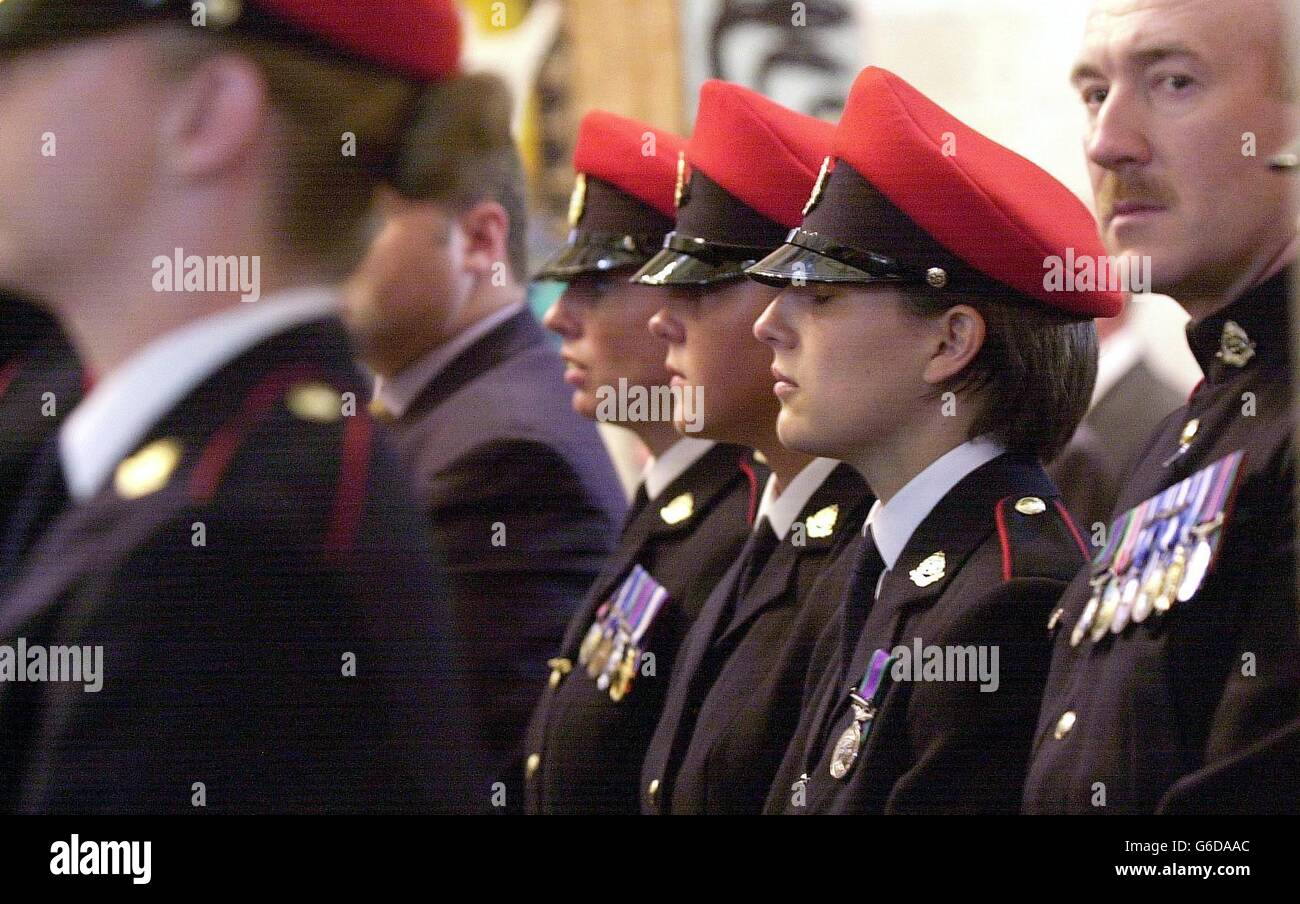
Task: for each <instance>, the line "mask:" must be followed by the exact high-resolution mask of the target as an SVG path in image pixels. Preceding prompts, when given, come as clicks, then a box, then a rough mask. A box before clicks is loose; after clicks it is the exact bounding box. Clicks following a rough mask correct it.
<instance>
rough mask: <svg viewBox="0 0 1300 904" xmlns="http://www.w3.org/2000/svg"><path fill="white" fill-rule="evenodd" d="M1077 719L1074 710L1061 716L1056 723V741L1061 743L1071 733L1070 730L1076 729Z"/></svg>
mask: <svg viewBox="0 0 1300 904" xmlns="http://www.w3.org/2000/svg"><path fill="white" fill-rule="evenodd" d="M1076 718H1077V717H1076V716H1075V715H1074V710H1070V711H1068V712H1067V713H1065V715H1063V716H1061V718H1060V719H1059V720H1058V721H1057V723H1056V731H1055V732H1054V734H1055V736H1056V740H1058V741H1059V740H1061V739H1062V738H1064V737H1065V736H1066V735H1068V734H1069V733H1070V729H1071V728H1073V727H1074V722H1075V719H1076Z"/></svg>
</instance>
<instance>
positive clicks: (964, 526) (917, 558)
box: [765, 454, 1085, 814]
mask: <svg viewBox="0 0 1300 904" xmlns="http://www.w3.org/2000/svg"><path fill="white" fill-rule="evenodd" d="M859 551H860V554H861V556H862V560H861V561H860V562H859V571H858V574H856V575H855V577H854V580H853V582H852V584H851V586H850V590H849V593H848V594H847V596H846V599H845V602H844V604H843V605H842V606H841V607H840V611H839V613H838V618H837V621H836V622H834V623H833V624H832V628H831V630H830V631H829V632H828V634H827V635H826V636H825V637H823V639H822V641H821V642H819V648H820V647H829V655H827V656H826V668H825V670H824V672H823V674H822V675H821V676H820V677H819V678H818V679H817V680H816V682H815V685H814V687H815V689H814V690H813V691H812V693H811V694H810V695H809V696H808V699H807V703H806V705H805V710H804V714H803V719H802V720H801V722H800V725H799V728H798V730H797V732H796V733H795V736H794V739H793V741H792V742H791V744H790V747H789V749H788V750H787V752H786V757H785V761H784V763H783V764H782V766H781V769H780V772H779V773H778V776H777V779H776V781H775V782H774V784H773V786H772V793H771V795H770V797H769V798H768V802H767V805H766V807H765V810H766V812H776V813H780V812H786V813H838V814H848V813H977V812H982V813H988V812H1014V811H1015V809H1016V796H1017V792H1016V789H1017V788H1019V787H1020V786H1021V783H1022V782H1023V779H1024V771H1025V764H1026V760H1027V757H1028V754H1029V743H1030V739H1031V737H1032V734H1033V727H1034V719H1035V715H1036V713H1037V710H1038V701H1039V696H1040V694H1041V691H1042V686H1043V680H1044V678H1045V676H1046V671H1047V660H1048V657H1049V655H1050V640H1049V638H1048V636H1047V632H1046V631H1045V630H1044V628H1043V625H1044V624H1045V623H1046V620H1047V617H1048V614H1049V613H1050V612H1051V610H1052V608H1053V607H1054V606H1055V605H1056V602H1057V599H1058V598H1059V596H1060V594H1061V591H1062V590H1063V589H1064V588H1065V586H1066V584H1067V583H1068V582H1069V579H1070V578H1071V577H1072V576H1073V575H1074V572H1075V571H1077V570H1078V569H1079V567H1080V566H1081V565H1082V564H1083V563H1084V561H1085V559H1084V553H1083V542H1082V539H1081V538H1080V537H1079V536H1078V534H1077V531H1076V530H1075V528H1074V526H1073V523H1072V521H1071V519H1070V516H1069V514H1068V512H1067V511H1066V509H1065V508H1064V506H1063V505H1062V504H1061V503H1060V500H1059V498H1058V496H1057V493H1056V490H1055V488H1054V487H1053V486H1052V482H1051V480H1050V479H1049V478H1048V477H1047V475H1046V473H1045V472H1044V471H1043V469H1042V468H1041V467H1040V466H1039V465H1038V463H1037V462H1035V461H1033V460H1031V459H1029V458H1026V457H1023V456H1018V455H1010V454H1007V455H1002V456H999V457H998V458H995V459H994V460H992V461H990V462H988V463H986V464H985V465H983V466H982V467H980V468H978V469H976V470H975V471H973V472H972V473H971V474H969V475H967V476H966V477H965V478H964V479H963V480H962V481H961V482H960V483H958V484H957V485H956V486H955V487H954V488H953V489H952V490H951V491H950V492H949V493H948V495H947V496H945V497H944V498H943V500H941V501H940V502H939V504H938V505H937V506H936V507H935V508H934V510H933V511H932V512H930V514H929V515H928V516H927V517H926V518H925V520H924V521H922V522H921V524H920V526H919V527H918V528H917V529H916V531H915V533H913V535H912V537H911V538H910V539H909V540H908V542H907V545H906V546H905V547H904V549H903V552H902V554H901V555H900V556H899V558H898V561H897V562H896V564H895V567H894V568H893V569H892V570H891V571H889V572H888V573H887V574H886V575H885V578H884V580H883V582H882V583H881V586H880V594H879V597H878V598H877V599H875V601H874V602H873V601H872V596H873V593H874V590H875V587H876V582H877V580H878V579H879V576H880V573H881V570H882V569H883V568H884V563H883V562H882V561H881V560H880V556H879V553H878V552H876V550H875V544H874V542H870V541H863V542H862V543H861V544H860V549H859ZM938 553H943V561H942V564H941V565H939V564H937V563H938V558H937V555H936V554H938ZM869 561H874V562H875V563H877V564H876V567H875V568H871V567H870V566H869V565H868V562H869ZM918 644H919V646H920V647H921V648H922V650H923V651H924V648H926V647H930V646H935V647H938V648H941V649H943V650H944V655H945V658H947V656H948V650H947V648H963V649H968V650H969V652H970V654H971V655H970V656H968V657H966V658H965V659H964V660H963V663H964V666H965V667H966V674H965V675H964V676H961V675H958V674H952V673H949V674H941V675H940V676H938V677H940V678H944V679H947V680H920V681H918V680H914V679H915V676H916V675H917V674H918V673H919V674H920V677H922V678H924V677H927V676H926V675H925V673H924V672H920V671H919V670H920V668H921V666H922V665H923V664H924V662H925V659H924V657H922V659H921V662H920V663H916V662H915V661H914V660H915V659H916V657H915V656H911V654H912V653H914V652H915V651H916V648H917V645H918ZM900 646H901V647H906V648H907V650H908V653H909V656H911V659H912V660H913V661H912V662H910V663H909V662H907V661H905V660H904V661H900V663H899V666H900V667H901V666H906V672H905V673H903V674H902V675H901V676H895V675H894V674H893V672H892V670H890V671H887V672H886V673H885V675H884V679H883V681H882V682H881V684H880V694H881V696H880V697H879V698H878V699H877V700H876V701H874V702H875V705H876V708H875V710H874V717H873V718H868V719H867V720H865V721H864V722H862V723H861V724H862V725H863V727H864V731H863V734H864V737H865V740H864V742H863V744H862V746H861V748H860V752H859V753H858V755H857V758H856V760H855V761H852V763H851V765H850V766H849V768H848V770H847V773H846V774H845V775H844V776H843V777H842V778H835V777H833V776H832V775H831V772H830V765H831V762H832V759H833V756H834V751H835V748H836V745H837V742H838V741H839V739H840V738H841V737H842V736H843V734H844V733H845V731H846V730H847V729H848V728H849V727H850V726H851V725H852V724H854V721H855V720H854V715H855V707H854V706H853V705H852V704H851V703H850V699H849V695H848V692H849V689H850V688H851V687H857V686H859V684H860V683H861V679H862V677H863V675H864V674H865V673H866V672H867V668H868V664H869V663H870V662H871V660H872V656H873V653H874V651H876V650H884V651H886V652H890V651H893V650H895V649H896V648H898V647H900ZM981 649H982V650H983V651H984V653H985V656H986V658H985V663H986V665H991V664H992V659H991V655H992V650H994V649H996V650H997V654H998V661H997V669H996V672H994V674H995V675H996V676H997V679H996V680H997V687H996V689H995V690H993V691H991V692H984V691H981V685H982V684H983V683H984V682H982V681H981V679H980V677H979V676H978V671H977V669H978V664H979V663H978V660H977V659H976V655H977V654H978V653H979V652H980V650H981ZM818 658H821V651H820V650H819V653H818ZM914 670H916V671H914ZM973 672H974V674H972V673H973ZM931 677H933V676H931ZM961 677H964V678H965V680H957V679H959V678H961ZM805 776H806V781H805V780H802V779H803V778H804V777H805Z"/></svg>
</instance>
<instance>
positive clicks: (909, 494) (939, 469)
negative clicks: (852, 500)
mask: <svg viewBox="0 0 1300 904" xmlns="http://www.w3.org/2000/svg"><path fill="white" fill-rule="evenodd" d="M1006 451H1007V450H1006V448H1005V447H1004V446H1003V445H1002V444H1001V443H1000V442H998V441H997V440H995V439H992V438H991V437H988V436H981V437H979V438H978V439H973V440H970V441H969V442H965V443H962V444H961V445H960V446H958V447H957V448H955V449H953V450H952V451H951V452H949V453H947V454H946V455H944V456H942V457H941V458H938V459H936V460H935V461H934V462H932V463H931V464H930V466H929V467H927V468H926V469H925V470H924V471H922V472H921V473H920V474H917V475H916V476H915V477H913V478H912V479H911V480H909V481H908V482H907V485H906V486H904V487H903V488H902V489H901V490H899V491H898V493H897V495H895V496H894V498H893V499H890V500H889V502H888V504H885V505H882V504H881V503H880V500H876V504H875V505H873V506H872V507H871V511H870V512H868V513H867V522H866V524H864V525H863V526H862V532H863V533H864V534H865V533H866V532H867V529H868V528H870V529H871V532H872V534H874V535H875V538H876V548H877V549H879V550H880V557H881V558H882V559H884V560H885V568H887V569H890V570H892V569H893V567H894V563H895V562H897V561H898V557H899V556H901V555H902V554H903V550H904V549H905V548H906V547H907V541H908V540H910V539H912V534H914V533H916V529H917V528H918V527H920V526H921V522H922V521H924V520H925V519H926V518H927V517H928V516H929V514H930V512H932V511H934V507H935V506H936V505H938V504H939V503H940V502H942V501H943V497H945V496H947V495H948V493H949V492H950V491H951V490H952V488H953V487H955V486H956V485H957V484H959V483H961V482H962V481H963V480H964V479H965V478H966V477H967V475H969V474H970V473H972V472H973V471H975V470H976V469H977V468H980V467H983V466H984V465H986V464H988V463H989V462H991V461H992V460H993V459H995V458H997V457H998V456H999V455H1002V454H1004V453H1005V452H1006Z"/></svg>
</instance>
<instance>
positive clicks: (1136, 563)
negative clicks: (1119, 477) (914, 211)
mask: <svg viewBox="0 0 1300 904" xmlns="http://www.w3.org/2000/svg"><path fill="white" fill-rule="evenodd" d="M1170 5H1171V6H1173V7H1176V8H1177V12H1178V15H1177V16H1170V15H1168V12H1169V11H1168V10H1166V9H1165V8H1164V7H1162V8H1160V9H1159V10H1157V9H1154V8H1148V7H1143V6H1141V5H1138V4H1135V3H1131V2H1122V0H1106V2H1101V3H1098V4H1097V5H1096V6H1095V8H1094V9H1093V12H1092V14H1091V16H1090V18H1089V20H1088V29H1087V36H1086V39H1085V47H1084V51H1083V53H1082V56H1081V58H1080V61H1079V63H1078V65H1077V66H1076V68H1075V72H1074V83H1075V86H1076V88H1077V89H1078V91H1079V94H1080V96H1081V98H1082V99H1083V102H1084V104H1085V106H1086V107H1087V109H1088V112H1089V115H1090V128H1089V134H1088V139H1087V143H1086V150H1087V155H1088V161H1089V167H1090V171H1091V174H1092V180H1093V186H1094V189H1095V191H1096V194H1097V206H1098V213H1099V216H1100V219H1101V226H1102V235H1103V238H1104V240H1105V243H1106V245H1107V247H1108V248H1109V250H1110V251H1111V253H1112V254H1113V255H1115V256H1116V257H1117V258H1120V259H1123V258H1130V259H1136V258H1141V257H1147V258H1149V259H1150V261H1151V266H1152V274H1153V278H1152V284H1153V288H1154V290H1155V291H1158V292H1161V293H1163V294H1167V295H1170V296H1172V297H1173V298H1175V299H1176V300H1177V301H1178V302H1179V303H1180V304H1181V305H1182V306H1183V307H1184V308H1185V309H1186V310H1187V312H1188V314H1190V315H1191V323H1190V325H1189V326H1188V329H1187V340H1188V343H1189V345H1190V346H1191V349H1192V353H1193V354H1194V355H1195V356H1196V359H1197V361H1198V362H1199V363H1200V365H1201V367H1202V369H1203V370H1204V372H1205V380H1204V382H1203V383H1202V384H1201V385H1200V386H1199V387H1198V388H1197V389H1196V391H1195V392H1194V393H1193V394H1192V398H1191V400H1190V402H1189V403H1188V404H1187V405H1186V406H1185V407H1183V408H1181V409H1180V410H1178V411H1176V412H1174V413H1173V414H1172V415H1171V416H1170V417H1168V418H1167V419H1166V420H1165V421H1164V423H1163V424H1162V425H1161V426H1160V427H1159V428H1158V429H1157V430H1156V432H1155V434H1154V435H1153V436H1151V437H1150V438H1149V439H1148V441H1147V443H1146V448H1145V451H1144V452H1143V454H1142V455H1141V457H1140V459H1139V460H1138V462H1137V464H1136V465H1135V466H1134V468H1133V469H1132V470H1131V472H1130V476H1129V479H1128V481H1127V482H1126V484H1125V486H1124V488H1123V490H1122V492H1121V493H1120V497H1119V500H1118V503H1117V505H1116V510H1115V518H1114V522H1113V525H1112V527H1111V531H1110V537H1109V544H1110V545H1109V547H1108V549H1107V550H1104V551H1103V552H1102V554H1101V555H1100V556H1099V557H1098V558H1097V560H1096V561H1095V562H1094V564H1093V567H1092V568H1091V569H1089V570H1088V571H1087V572H1085V573H1083V574H1081V575H1079V576H1078V577H1077V578H1076V579H1075V581H1074V582H1073V583H1072V584H1071V586H1070V588H1069V590H1068V591H1067V592H1066V594H1065V595H1064V596H1063V598H1062V601H1061V607H1060V609H1059V610H1058V611H1057V612H1055V613H1054V614H1053V618H1052V620H1051V622H1050V624H1049V626H1048V627H1049V630H1051V631H1052V634H1053V636H1054V639H1055V649H1054V653H1053V658H1052V667H1051V674H1050V677H1049V680H1048V683H1047V688H1046V693H1045V696H1044V699H1043V707H1042V712H1041V715H1040V718H1039V722H1038V728H1037V733H1036V737H1035V740H1034V755H1033V760H1032V763H1031V766H1030V771H1029V776H1028V780H1027V784H1026V787H1025V789H1024V801H1023V803H1024V809H1025V810H1026V811H1028V812H1031V813H1063V812H1064V813H1152V812H1166V811H1167V812H1213V811H1233V812H1261V811H1282V812H1297V811H1300V769H1297V766H1296V761H1295V759H1294V757H1293V756H1292V757H1291V758H1290V761H1289V762H1288V757H1287V752H1288V751H1289V752H1291V753H1292V754H1293V753H1294V751H1295V749H1296V746H1295V740H1294V737H1293V736H1292V737H1288V734H1287V732H1286V730H1285V728H1284V726H1286V725H1287V724H1288V723H1294V722H1295V720H1296V719H1297V714H1298V713H1300V634H1298V628H1297V614H1296V593H1295V567H1296V565H1295V514H1294V481H1295V459H1294V453H1293V448H1292V443H1291V438H1292V430H1293V425H1294V417H1293V415H1292V413H1291V406H1292V397H1291V389H1290V387H1291V381H1292V367H1291V362H1290V360H1289V354H1288V346H1289V344H1290V343H1291V342H1292V339H1291V331H1292V330H1293V329H1294V325H1293V324H1290V323H1289V316H1288V311H1289V306H1288V291H1289V286H1288V272H1287V268H1288V266H1290V265H1294V262H1295V259H1296V253H1297V248H1300V241H1298V240H1297V231H1296V215H1297V210H1296V207H1295V205H1294V202H1293V200H1292V197H1291V189H1292V185H1291V184H1290V181H1289V179H1288V177H1286V176H1285V175H1283V174H1282V173H1279V172H1276V171H1274V170H1272V169H1270V167H1269V164H1268V161H1269V160H1270V159H1271V158H1272V157H1273V156H1274V155H1276V154H1277V153H1278V152H1279V151H1280V150H1282V149H1283V147H1284V146H1285V145H1286V144H1287V143H1288V142H1289V141H1291V140H1293V138H1294V134H1293V132H1292V129H1293V125H1292V115H1293V113H1294V109H1295V106H1294V105H1295V98H1294V92H1293V90H1292V89H1289V88H1288V87H1287V84H1286V83H1287V66H1286V51H1285V45H1284V44H1283V42H1282V39H1281V37H1280V36H1281V35H1283V34H1284V33H1285V32H1286V29H1285V28H1284V27H1283V19H1282V9H1281V5H1280V4H1272V3H1263V4H1260V3H1251V4H1246V3H1244V2H1237V0H1228V2H1224V3H1219V4H1199V3H1198V4H1194V3H1175V4H1170ZM1247 7H1249V9H1247ZM1248 12H1249V14H1247V13H1248ZM1152 29H1158V33H1159V34H1160V35H1161V36H1162V42H1163V44H1167V45H1168V46H1172V47H1177V48H1182V50H1181V51H1180V52H1178V53H1175V54H1172V55H1161V56H1160V57H1159V58H1156V57H1153V56H1152V55H1151V54H1150V52H1149V51H1150V47H1149V45H1148V44H1147V43H1146V42H1145V41H1144V40H1142V37H1143V36H1144V35H1146V34H1147V33H1148V32H1150V31H1151V30H1152ZM1163 44H1162V46H1163ZM1207 71H1212V72H1214V77H1213V78H1206V77H1205V76H1204V75H1203V73H1204V72H1207ZM1157 77H1158V84H1159V91H1158V92H1156V93H1154V94H1152V93H1151V91H1150V89H1149V88H1148V86H1149V85H1151V84H1152V83H1154V82H1156V81H1157ZM1245 133H1249V135H1250V137H1251V140H1252V141H1253V142H1255V145H1254V149H1253V151H1254V152H1253V153H1251V154H1243V153H1242V149H1241V147H1240V146H1239V144H1238V143H1237V140H1236V139H1234V140H1233V141H1231V142H1229V143H1227V144H1224V143H1223V142H1221V141H1219V140H1218V137H1217V136H1224V135H1233V136H1240V135H1242V134H1245ZM1270 762H1271V763H1272V764H1273V767H1272V768H1268V767H1267V765H1266V764H1268V763H1270ZM1261 767H1263V768H1261Z"/></svg>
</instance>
